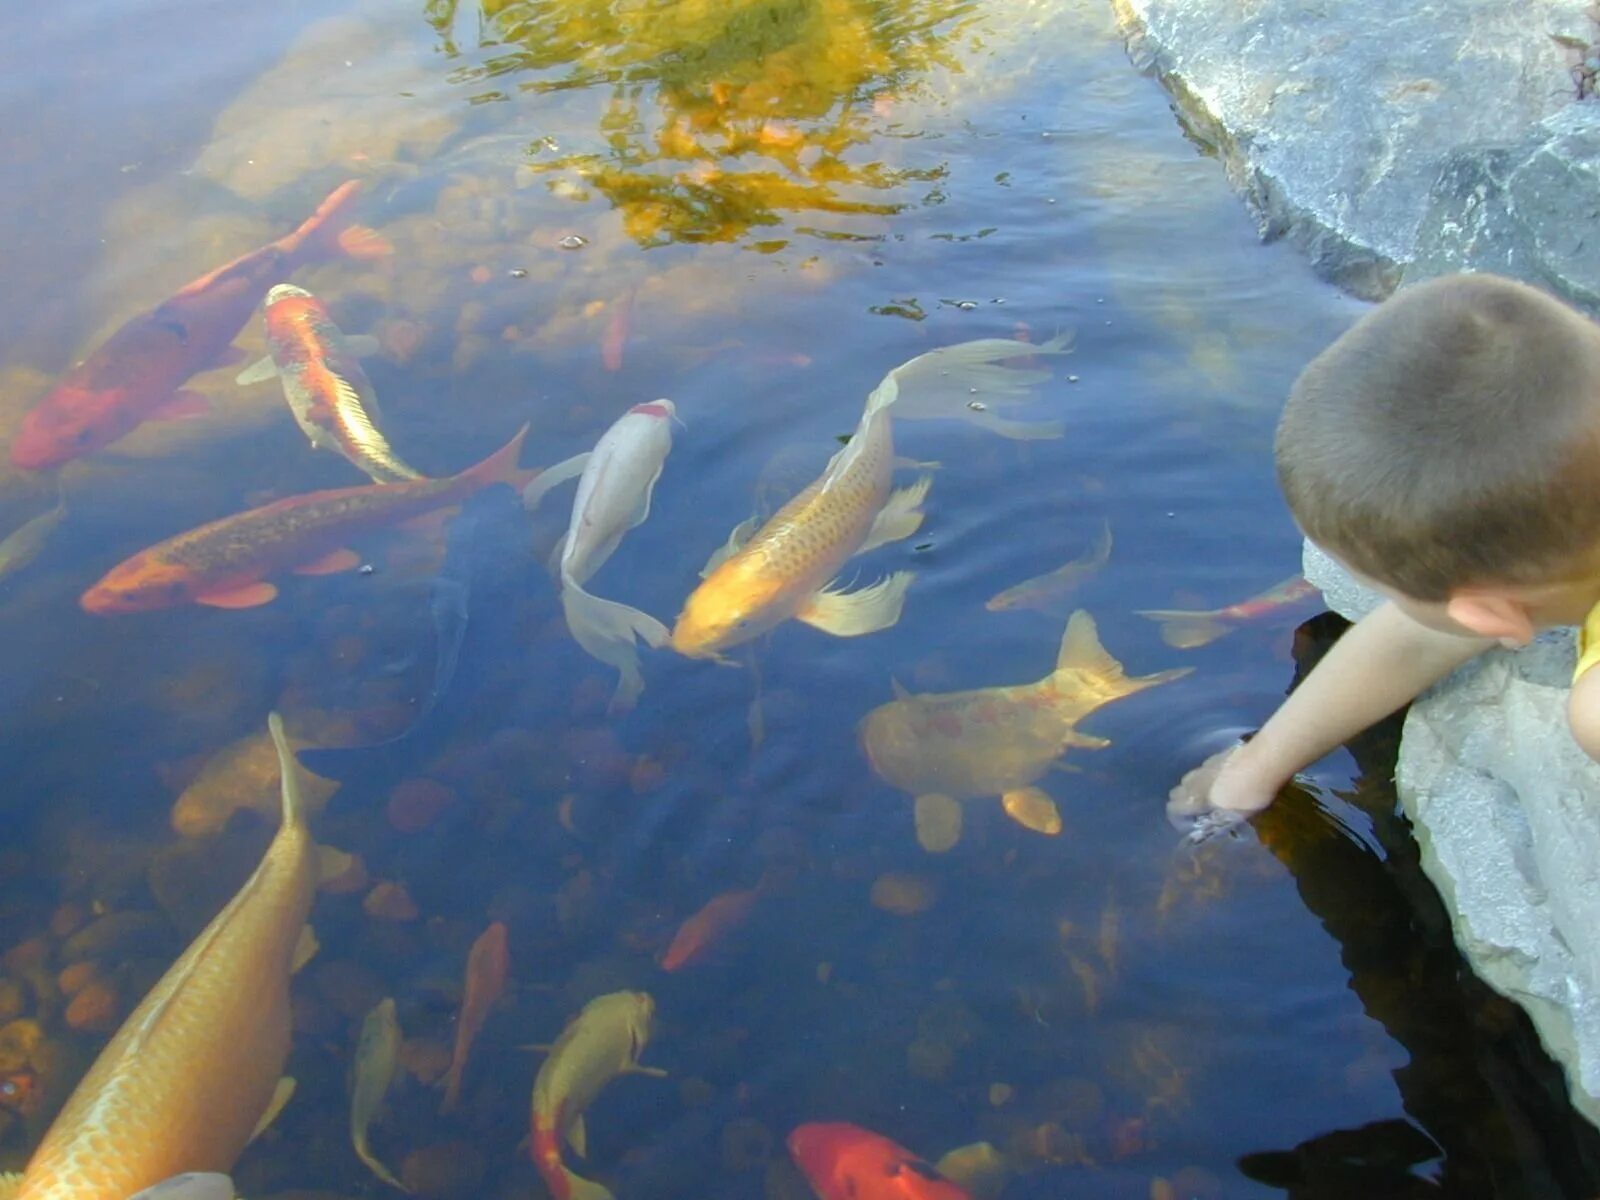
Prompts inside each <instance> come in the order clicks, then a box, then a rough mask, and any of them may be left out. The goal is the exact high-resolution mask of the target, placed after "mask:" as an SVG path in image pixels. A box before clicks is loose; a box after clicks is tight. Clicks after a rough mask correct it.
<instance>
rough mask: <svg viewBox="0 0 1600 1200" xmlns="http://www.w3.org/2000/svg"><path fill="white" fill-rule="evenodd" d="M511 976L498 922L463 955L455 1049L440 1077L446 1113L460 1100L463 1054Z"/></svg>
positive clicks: (469, 1049) (469, 1050)
mask: <svg viewBox="0 0 1600 1200" xmlns="http://www.w3.org/2000/svg"><path fill="white" fill-rule="evenodd" d="M510 973H511V953H510V951H509V950H508V949H507V948H506V927H505V926H504V925H503V924H501V923H500V922H499V921H496V922H494V924H492V925H490V926H489V928H487V929H485V930H484V931H483V932H482V933H480V934H479V935H478V940H477V941H475V942H473V943H472V949H471V950H469V951H468V952H467V984H466V988H465V990H464V991H463V993H462V996H461V1012H460V1014H459V1015H458V1016H457V1017H456V1047H455V1052H454V1053H453V1054H452V1055H451V1056H450V1069H449V1070H448V1071H446V1072H445V1074H444V1103H443V1104H441V1105H440V1106H439V1108H440V1111H441V1112H449V1111H450V1110H451V1109H453V1108H455V1106H456V1104H457V1103H458V1102H459V1101H460V1099H461V1076H462V1074H463V1072H465V1071H466V1069H467V1055H469V1054H471V1053H472V1043H473V1042H474V1041H476V1040H477V1037H478V1033H479V1031H480V1030H482V1028H483V1023H484V1021H485V1020H486V1019H487V1018H488V1016H489V1010H490V1009H491V1008H493V1007H494V1004H495V1001H497V1000H499V999H500V997H501V996H502V995H503V994H504V993H505V990H506V976H507V975H509V974H510Z"/></svg>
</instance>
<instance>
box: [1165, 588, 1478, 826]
mask: <svg viewBox="0 0 1600 1200" xmlns="http://www.w3.org/2000/svg"><path fill="white" fill-rule="evenodd" d="M1494 644H1495V642H1494V641H1493V640H1492V639H1490V638H1475V637H1465V636H1458V635H1456V634H1451V633H1441V632H1439V631H1437V630H1434V629H1429V628H1428V627H1427V626H1425V625H1421V624H1419V623H1417V622H1416V621H1414V620H1412V619H1411V618H1410V617H1408V616H1406V614H1405V613H1403V612H1401V611H1400V609H1399V608H1398V607H1396V606H1395V605H1394V604H1392V603H1384V604H1382V605H1380V606H1379V607H1377V608H1375V609H1373V610H1372V612H1370V613H1368V614H1367V615H1366V616H1365V617H1362V618H1361V620H1359V621H1357V622H1356V623H1355V624H1354V625H1353V626H1351V627H1350V629H1349V630H1347V631H1346V632H1345V634H1344V636H1343V637H1341V638H1340V639H1339V640H1338V642H1336V643H1335V644H1334V646H1333V648H1332V649H1331V650H1329V651H1328V653H1327V654H1326V655H1325V656H1324V657H1323V659H1322V661H1321V662H1319V663H1318V664H1317V665H1316V666H1315V667H1314V668H1313V669H1312V671H1311V673H1310V674H1309V675H1307V676H1306V677H1305V679H1304V680H1303V681H1301V684H1300V686H1299V687H1297V688H1296V689H1295V690H1294V691H1293V692H1292V693H1291V694H1290V696H1289V698H1288V699H1287V700H1285V701H1284V702H1283V704H1281V705H1280V706H1279V707H1278V711H1277V712H1275V713H1273V714H1272V716H1271V717H1270V718H1268V720H1267V723H1266V724H1265V725H1263V726H1262V727H1261V731H1260V732H1259V733H1257V734H1256V735H1255V737H1253V738H1251V739H1250V740H1249V741H1248V742H1245V743H1244V744H1242V745H1239V746H1233V747H1230V748H1229V749H1227V750H1224V751H1223V752H1222V753H1221V754H1217V755H1213V756H1212V757H1211V758H1209V759H1207V760H1206V761H1205V762H1204V763H1202V764H1201V765H1200V766H1198V767H1196V768H1195V769H1194V770H1193V771H1190V772H1189V773H1188V774H1187V775H1185V776H1184V777H1183V779H1182V780H1181V781H1180V782H1179V783H1178V786H1177V787H1175V788H1173V789H1172V793H1171V798H1170V799H1169V801H1168V803H1167V812H1168V814H1169V815H1171V816H1172V817H1173V818H1175V819H1179V820H1182V819H1184V818H1195V817H1201V816H1202V815H1203V814H1207V813H1211V814H1215V815H1214V816H1212V817H1210V819H1209V821H1208V823H1209V824H1210V825H1212V826H1213V827H1218V826H1221V827H1225V826H1226V825H1228V824H1231V823H1234V822H1237V821H1239V820H1242V819H1243V818H1244V817H1246V816H1248V815H1250V814H1251V813H1254V812H1259V811H1260V810H1261V809H1263V808H1265V807H1266V806H1267V805H1268V804H1270V803H1272V799H1273V797H1274V796H1276V795H1277V794H1278V790H1279V789H1280V788H1282V787H1283V785H1284V784H1286V783H1288V782H1289V780H1290V779H1291V778H1293V776H1294V773H1295V772H1296V771H1298V770H1300V769H1301V768H1303V767H1307V766H1310V765H1311V764H1312V763H1314V762H1316V761H1317V760H1318V759H1319V758H1321V757H1322V756H1323V755H1325V754H1327V753H1328V752H1329V751H1331V750H1332V749H1334V748H1335V747H1336V746H1338V745H1340V744H1341V743H1343V742H1345V741H1347V740H1348V739H1349V738H1351V737H1354V736H1355V735H1356V734H1358V733H1360V732H1361V731H1362V730H1363V729H1366V728H1367V727H1368V726H1370V725H1373V724H1375V723H1376V722H1378V721H1380V720H1382V719H1383V718H1384V717H1386V716H1388V715H1389V714H1390V713H1392V712H1394V711H1395V710H1396V709H1398V708H1400V707H1401V706H1402V705H1404V704H1407V703H1408V702H1410V701H1411V700H1414V699H1416V697H1417V696H1419V695H1420V694H1421V693H1422V692H1424V691H1426V690H1427V689H1428V688H1429V687H1430V686H1432V685H1433V684H1434V683H1437V682H1438V681H1439V680H1441V679H1443V678H1444V677H1445V676H1446V675H1448V674H1449V673H1450V672H1451V671H1453V670H1455V669H1456V668H1457V667H1458V666H1460V665H1461V664H1462V663H1464V662H1466V661H1467V660H1468V659H1469V658H1472V657H1474V656H1476V655H1478V654H1481V653H1482V652H1483V651H1485V650H1487V649H1488V648H1489V647H1491V646H1493V645H1494Z"/></svg>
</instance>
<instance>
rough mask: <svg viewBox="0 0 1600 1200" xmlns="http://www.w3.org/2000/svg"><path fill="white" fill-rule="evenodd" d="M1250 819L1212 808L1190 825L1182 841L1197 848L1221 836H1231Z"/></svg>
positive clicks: (1226, 809) (1239, 813)
mask: <svg viewBox="0 0 1600 1200" xmlns="http://www.w3.org/2000/svg"><path fill="white" fill-rule="evenodd" d="M1249 819H1250V814H1249V813H1242V812H1237V811H1235V810H1233V809H1229V808H1213V809H1212V810H1211V811H1209V812H1204V813H1201V814H1200V815H1199V816H1197V817H1195V819H1194V820H1193V822H1191V823H1190V826H1189V832H1188V833H1187V834H1186V835H1185V836H1184V840H1185V841H1187V842H1188V843H1189V844H1190V845H1191V846H1198V845H1200V844H1201V843H1202V842H1209V841H1210V840H1211V839H1212V838H1215V837H1220V836H1222V835H1223V834H1227V835H1229V836H1232V835H1233V834H1235V833H1237V832H1238V829H1239V826H1241V825H1243V824H1244V823H1245V822H1246V821H1247V820H1249Z"/></svg>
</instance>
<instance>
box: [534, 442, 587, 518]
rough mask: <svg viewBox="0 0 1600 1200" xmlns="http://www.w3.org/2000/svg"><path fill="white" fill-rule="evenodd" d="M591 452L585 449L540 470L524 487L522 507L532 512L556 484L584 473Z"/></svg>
mask: <svg viewBox="0 0 1600 1200" xmlns="http://www.w3.org/2000/svg"><path fill="white" fill-rule="evenodd" d="M589 454H590V452H589V451H588V450H585V451H584V452H583V453H582V454H574V455H573V456H572V457H571V458H568V459H564V460H563V461H561V462H558V463H556V464H555V465H554V466H549V467H546V468H544V470H542V471H540V472H539V473H538V474H537V475H535V476H534V477H533V482H532V483H530V484H528V486H527V487H525V488H523V489H522V507H523V508H525V509H527V510H528V511H529V512H532V511H533V510H534V509H536V508H538V507H539V501H541V500H543V499H544V494H545V493H546V492H548V491H549V490H550V489H551V488H553V487H555V486H556V484H558V483H565V482H566V481H567V480H569V479H576V478H577V477H578V476H579V475H582V474H583V469H584V467H586V466H588V465H589Z"/></svg>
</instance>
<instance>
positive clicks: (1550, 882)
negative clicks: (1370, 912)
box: [1304, 542, 1600, 1124]
mask: <svg viewBox="0 0 1600 1200" xmlns="http://www.w3.org/2000/svg"><path fill="white" fill-rule="evenodd" d="M1304 568H1305V574H1306V578H1307V579H1309V580H1310V581H1311V582H1312V583H1314V584H1316V585H1317V587H1319V588H1321V589H1322V593H1323V596H1324V598H1325V599H1326V600H1327V602H1328V605H1329V607H1330V608H1332V609H1334V610H1335V611H1336V612H1339V613H1342V614H1343V615H1344V616H1346V617H1349V618H1350V619H1351V620H1358V619H1360V617H1362V616H1364V615H1365V614H1366V613H1367V612H1369V611H1371V609H1372V608H1374V607H1376V605H1377V604H1378V603H1379V600H1380V598H1379V597H1378V596H1377V595H1376V593H1374V592H1372V591H1370V590H1369V589H1367V588H1364V587H1362V586H1361V585H1360V584H1359V583H1357V582H1356V581H1355V580H1353V579H1352V578H1351V577H1350V576H1349V574H1348V573H1347V572H1345V570H1344V569H1343V568H1342V567H1340V566H1339V564H1338V563H1336V562H1334V561H1333V560H1332V559H1330V558H1329V557H1328V556H1327V555H1325V554H1323V553H1322V552H1321V551H1320V550H1318V549H1317V548H1316V547H1315V546H1313V545H1311V544H1310V543H1309V542H1308V543H1307V544H1306V548H1305V556H1304ZM1574 658H1575V644H1574V640H1573V633H1572V630H1570V629H1563V630H1552V631H1549V632H1547V633H1545V634H1542V635H1541V636H1540V637H1539V638H1538V639H1537V640H1536V641H1535V642H1534V643H1533V644H1532V645H1530V646H1528V647H1526V648H1524V649H1521V650H1518V651H1515V652H1512V651H1505V650H1493V651H1490V652H1489V653H1487V654H1485V655H1483V656H1481V657H1480V658H1478V659H1477V660H1475V661H1473V662H1471V663H1468V664H1467V665H1466V666H1464V667H1462V668H1461V669H1460V670H1459V671H1457V672H1456V673H1455V674H1454V675H1452V676H1451V677H1450V678H1449V679H1447V680H1445V681H1444V682H1442V683H1440V684H1439V685H1438V686H1437V687H1435V688H1433V689H1432V690H1431V691H1430V692H1428V693H1427V694H1426V695H1424V696H1423V697H1421V698H1420V699H1419V700H1418V701H1417V702H1416V703H1415V704H1413V705H1412V706H1411V711H1410V712H1409V714H1408V715H1407V717H1406V722H1405V728H1404V731H1403V733H1402V735H1401V748H1400V761H1399V766H1398V769H1397V771H1396V775H1395V783H1396V786H1397V790H1398V792H1399V795H1400V803H1401V805H1402V806H1403V807H1404V809H1405V811H1406V814H1407V816H1408V817H1410V819H1411V822H1412V825H1413V827H1414V829H1415V831H1416V836H1417V841H1418V844H1419V846H1420V848H1421V851H1422V865H1423V869H1424V870H1425V871H1426V872H1427V874H1428V877H1429V878H1430V879H1431V880H1432V881H1433V883H1434V886H1435V887H1437V888H1438V889H1439V892H1440V895H1441V896H1442V897H1443V899H1444V902H1445V907H1446V909H1448V910H1449V912H1450V917H1451V922H1452V925H1453V926H1454V930H1455V937H1456V942H1457V944H1458V945H1459V946H1460V947H1461V949H1462V951H1463V953H1464V954H1465V955H1466V957H1467V959H1468V961H1469V962H1471V964H1472V966H1473V969H1474V970H1475V971H1476V972H1477V973H1478V974H1479V975H1480V976H1481V977H1482V978H1483V979H1485V980H1486V981H1487V982H1488V983H1489V984H1490V985H1491V986H1492V987H1494V988H1495V989H1496V990H1498V991H1500V992H1501V993H1503V994H1504V995H1507V996H1510V997H1511V998H1512V999H1513V1000H1516V1001H1517V1002H1518V1003H1520V1004H1521V1005H1522V1007H1523V1008H1524V1009H1525V1010H1526V1011H1527V1013H1528V1015H1529V1016H1530V1017H1531V1018H1532V1019H1533V1023H1534V1026H1535V1028H1537V1029H1538V1031H1539V1036H1540V1038H1541V1040H1542V1041H1543V1042H1544V1044H1545V1046H1546V1048H1547V1049H1548V1050H1549V1051H1550V1052H1551V1054H1552V1056H1553V1057H1555V1058H1556V1059H1557V1060H1558V1061H1560V1062H1561V1063H1563V1064H1564V1066H1565V1067H1566V1070H1567V1080H1568V1085H1569V1093H1570V1095H1571V1097H1572V1101H1573V1104H1574V1106H1575V1107H1576V1108H1577V1109H1578V1110H1579V1111H1580V1112H1582V1113H1583V1114H1584V1115H1585V1116H1586V1117H1588V1119H1589V1120H1590V1121H1591V1122H1594V1123H1596V1124H1600V937H1596V931H1597V930H1600V764H1596V763H1594V762H1593V761H1591V760H1590V759H1589V757H1588V756H1587V755H1585V754H1584V753H1583V751H1582V750H1580V749H1579V748H1578V746H1577V744H1576V743H1575V742H1574V741H1573V740H1572V737H1571V735H1570V733H1569V732H1568V731H1567V720H1566V703H1567V694H1568V687H1569V684H1570V682H1571V678H1572V668H1573V663H1574Z"/></svg>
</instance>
